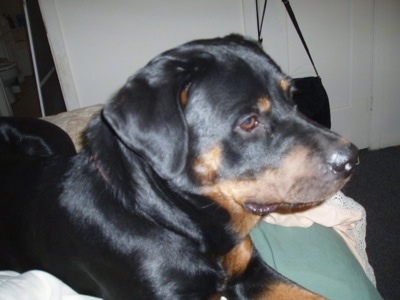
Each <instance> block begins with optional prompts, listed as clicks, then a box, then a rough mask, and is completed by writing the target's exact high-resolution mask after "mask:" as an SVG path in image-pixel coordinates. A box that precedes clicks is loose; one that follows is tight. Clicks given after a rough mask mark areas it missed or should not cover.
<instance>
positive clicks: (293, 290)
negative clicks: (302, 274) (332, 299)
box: [255, 282, 326, 300]
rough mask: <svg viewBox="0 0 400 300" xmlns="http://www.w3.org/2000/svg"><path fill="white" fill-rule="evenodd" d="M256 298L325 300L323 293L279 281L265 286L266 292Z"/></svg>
mask: <svg viewBox="0 0 400 300" xmlns="http://www.w3.org/2000/svg"><path fill="white" fill-rule="evenodd" d="M255 299H260V300H261V299H279V300H293V299H296V300H323V299H326V298H324V297H323V296H321V295H318V294H315V293H313V292H310V291H308V290H306V289H304V288H302V287H300V286H298V285H296V284H291V283H286V282H278V283H275V284H273V285H269V286H268V287H266V288H265V292H264V293H262V294H261V295H258V296H257V297H256V298H255Z"/></svg>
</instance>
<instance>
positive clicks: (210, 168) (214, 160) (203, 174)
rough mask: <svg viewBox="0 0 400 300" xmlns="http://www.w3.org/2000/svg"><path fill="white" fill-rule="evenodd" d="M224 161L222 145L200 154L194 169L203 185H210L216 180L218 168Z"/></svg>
mask: <svg viewBox="0 0 400 300" xmlns="http://www.w3.org/2000/svg"><path fill="white" fill-rule="evenodd" d="M221 161H222V146H221V145H216V146H215V147H213V148H211V149H210V150H209V151H207V152H206V153H204V154H202V155H200V157H198V158H197V159H196V160H195V162H194V164H193V170H194V172H195V175H196V178H197V179H198V180H199V182H200V183H201V184H202V185H210V184H212V183H213V182H215V180H216V178H217V175H218V169H219V167H220V165H221Z"/></svg>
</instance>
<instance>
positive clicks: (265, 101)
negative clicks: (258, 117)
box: [257, 97, 271, 113]
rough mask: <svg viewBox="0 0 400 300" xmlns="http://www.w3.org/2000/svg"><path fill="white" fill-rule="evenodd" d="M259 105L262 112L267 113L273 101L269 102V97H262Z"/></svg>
mask: <svg viewBox="0 0 400 300" xmlns="http://www.w3.org/2000/svg"><path fill="white" fill-rule="evenodd" d="M257 105H258V109H259V110H260V112H262V113H267V112H269V111H270V109H271V100H269V99H268V98H267V97H261V98H260V99H258V102H257Z"/></svg>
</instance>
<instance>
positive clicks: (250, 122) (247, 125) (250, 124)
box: [240, 116, 259, 132]
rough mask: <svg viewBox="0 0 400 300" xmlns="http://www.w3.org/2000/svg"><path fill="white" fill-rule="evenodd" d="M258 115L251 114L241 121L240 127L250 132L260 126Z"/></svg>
mask: <svg viewBox="0 0 400 300" xmlns="http://www.w3.org/2000/svg"><path fill="white" fill-rule="evenodd" d="M258 124H259V123H258V118H257V116H251V117H248V118H246V119H245V120H244V121H243V122H242V123H240V129H242V130H244V131H247V132H250V131H252V130H253V129H254V128H256V127H257V126H258Z"/></svg>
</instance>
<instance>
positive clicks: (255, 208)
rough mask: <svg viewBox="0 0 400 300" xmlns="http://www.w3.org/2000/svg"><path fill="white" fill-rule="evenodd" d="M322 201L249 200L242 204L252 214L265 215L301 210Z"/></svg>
mask: <svg viewBox="0 0 400 300" xmlns="http://www.w3.org/2000/svg"><path fill="white" fill-rule="evenodd" d="M322 202H323V201H317V202H310V203H259V202H253V201H249V202H246V203H245V204H244V207H245V209H246V210H247V211H249V212H251V213H253V214H256V215H259V216H265V215H267V214H269V213H272V212H279V213H282V214H287V213H295V212H301V211H305V210H307V209H310V208H312V207H315V206H318V205H320V204H321V203H322Z"/></svg>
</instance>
